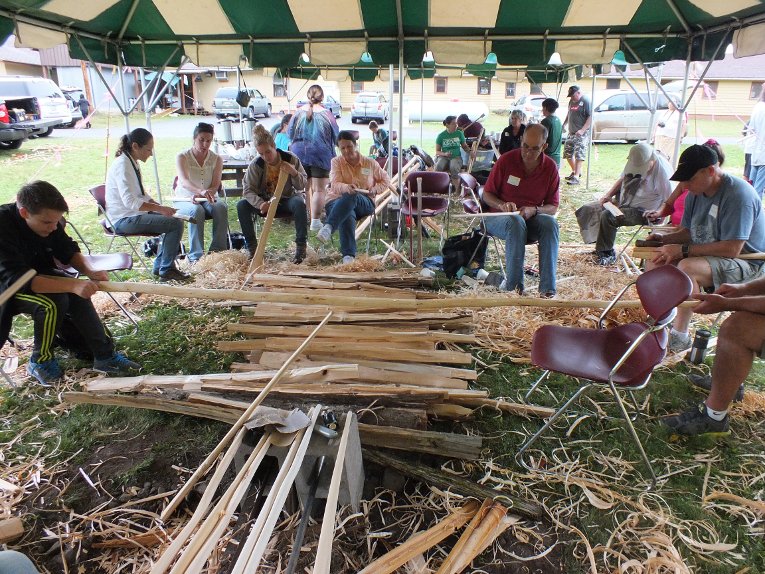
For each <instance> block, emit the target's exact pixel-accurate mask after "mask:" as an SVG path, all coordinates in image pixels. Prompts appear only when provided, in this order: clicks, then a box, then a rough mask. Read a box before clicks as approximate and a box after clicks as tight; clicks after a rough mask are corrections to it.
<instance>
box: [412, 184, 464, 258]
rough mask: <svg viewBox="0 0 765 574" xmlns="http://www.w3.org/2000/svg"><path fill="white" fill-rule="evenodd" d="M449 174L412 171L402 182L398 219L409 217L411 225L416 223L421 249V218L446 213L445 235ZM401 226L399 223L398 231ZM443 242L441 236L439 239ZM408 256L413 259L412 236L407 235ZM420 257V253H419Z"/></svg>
mask: <svg viewBox="0 0 765 574" xmlns="http://www.w3.org/2000/svg"><path fill="white" fill-rule="evenodd" d="M450 179H451V178H450V177H449V174H448V173H446V172H443V171H412V172H410V173H409V175H407V176H406V180H405V182H404V197H402V198H401V210H400V211H399V218H402V217H407V216H409V217H411V218H412V223H414V221H415V220H416V221H417V225H418V227H419V233H420V242H419V245H420V248H421V247H422V235H421V234H422V221H421V220H422V218H423V217H435V216H437V215H440V214H442V213H446V220H447V227H446V229H447V234H448V229H449V227H448V225H449V224H448V221H449V190H450V187H451V185H450V184H451V182H450ZM400 228H401V224H400V221H399V229H400ZM441 241H443V236H442V237H441ZM409 255H410V258H412V259H413V258H414V234H413V233H410V234H409ZM420 257H422V253H421V252H420Z"/></svg>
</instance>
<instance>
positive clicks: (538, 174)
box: [483, 124, 560, 297]
mask: <svg viewBox="0 0 765 574" xmlns="http://www.w3.org/2000/svg"><path fill="white" fill-rule="evenodd" d="M546 147H547V128H546V127H544V126H543V125H541V124H531V125H529V126H528V127H527V128H526V131H525V132H524V134H523V143H522V144H521V148H520V149H515V150H512V151H509V152H507V153H505V154H502V156H501V157H500V158H499V159H498V160H497V163H495V164H494V167H493V168H492V170H491V174H490V175H489V179H488V180H487V182H486V185H485V186H484V190H483V191H484V193H483V201H484V203H486V204H487V205H488V206H489V210H490V211H493V212H506V213H507V214H508V215H507V217H487V218H486V219H485V221H486V230H487V231H488V232H489V233H490V234H491V235H494V236H496V237H500V238H502V239H504V240H505V262H506V266H507V277H506V280H505V289H507V290H508V291H509V290H516V291H518V292H519V293H523V264H524V257H525V254H526V245H527V244H529V243H534V242H539V272H540V280H539V294H540V295H541V296H542V297H553V296H554V295H555V274H556V272H557V267H558V236H559V231H558V222H557V221H556V219H555V217H554V216H555V213H556V212H557V211H558V201H559V197H558V187H559V185H560V177H559V176H558V166H557V165H556V163H555V161H553V160H552V159H551V158H550V157H549V156H547V155H545V153H544V151H545V148H546Z"/></svg>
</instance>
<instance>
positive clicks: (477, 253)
mask: <svg viewBox="0 0 765 574" xmlns="http://www.w3.org/2000/svg"><path fill="white" fill-rule="evenodd" d="M488 244H489V237H488V236H487V235H485V234H484V233H483V232H481V230H480V229H478V228H476V229H473V230H471V231H467V232H465V233H463V234H461V235H453V236H452V237H449V238H448V239H447V240H446V241H444V247H443V249H442V250H441V252H442V253H443V255H444V273H446V276H447V277H449V278H450V279H453V278H454V277H456V276H457V272H458V271H459V270H460V268H462V267H464V268H466V269H470V270H475V269H480V268H482V267H483V264H484V262H485V261H486V246H487V245H488Z"/></svg>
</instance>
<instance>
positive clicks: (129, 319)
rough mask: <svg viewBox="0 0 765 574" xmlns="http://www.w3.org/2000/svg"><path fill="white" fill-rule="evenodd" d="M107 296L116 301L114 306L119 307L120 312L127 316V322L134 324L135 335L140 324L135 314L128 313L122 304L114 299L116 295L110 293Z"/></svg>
mask: <svg viewBox="0 0 765 574" xmlns="http://www.w3.org/2000/svg"><path fill="white" fill-rule="evenodd" d="M106 294H107V295H108V296H109V299H111V300H112V301H114V304H115V305H117V307H119V308H120V311H122V314H123V315H125V317H126V318H127V320H128V321H130V322H131V323H133V327H134V328H133V332H134V333H135V332H136V331H138V322H137V321H136V320H135V318H134V317H133V314H132V313H131V312H130V311H128V310H127V309H126V308H125V306H124V305H123V304H122V303H120V302H119V301H117V299H116V298H115V297H114V295H112V294H111V293H109V292H108V291H107V292H106Z"/></svg>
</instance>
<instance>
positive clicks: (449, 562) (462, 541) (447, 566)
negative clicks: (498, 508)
mask: <svg viewBox="0 0 765 574" xmlns="http://www.w3.org/2000/svg"><path fill="white" fill-rule="evenodd" d="M493 505H494V500H493V499H491V498H486V499H485V500H484V501H483V504H481V508H479V509H478V512H476V513H475V516H473V519H472V520H471V521H470V523H469V524H468V525H467V526H466V527H465V530H464V532H463V533H462V536H460V538H459V540H457V543H456V544H455V545H454V546H453V547H452V551H451V552H449V555H448V556H447V557H446V559H445V560H444V561H443V562H442V563H441V567H440V568H439V569H438V571H437V572H436V574H447V573H449V574H453V570H452V568H453V566H454V564H455V561H456V557H457V556H459V554H460V553H461V552H462V550H463V548H464V547H465V545H466V544H467V541H468V539H469V538H470V536H471V535H472V534H473V532H475V529H476V528H477V527H478V525H479V524H480V523H481V522H482V521H483V520H484V518H486V513H487V512H489V509H490V508H491V507H492V506H493Z"/></svg>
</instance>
